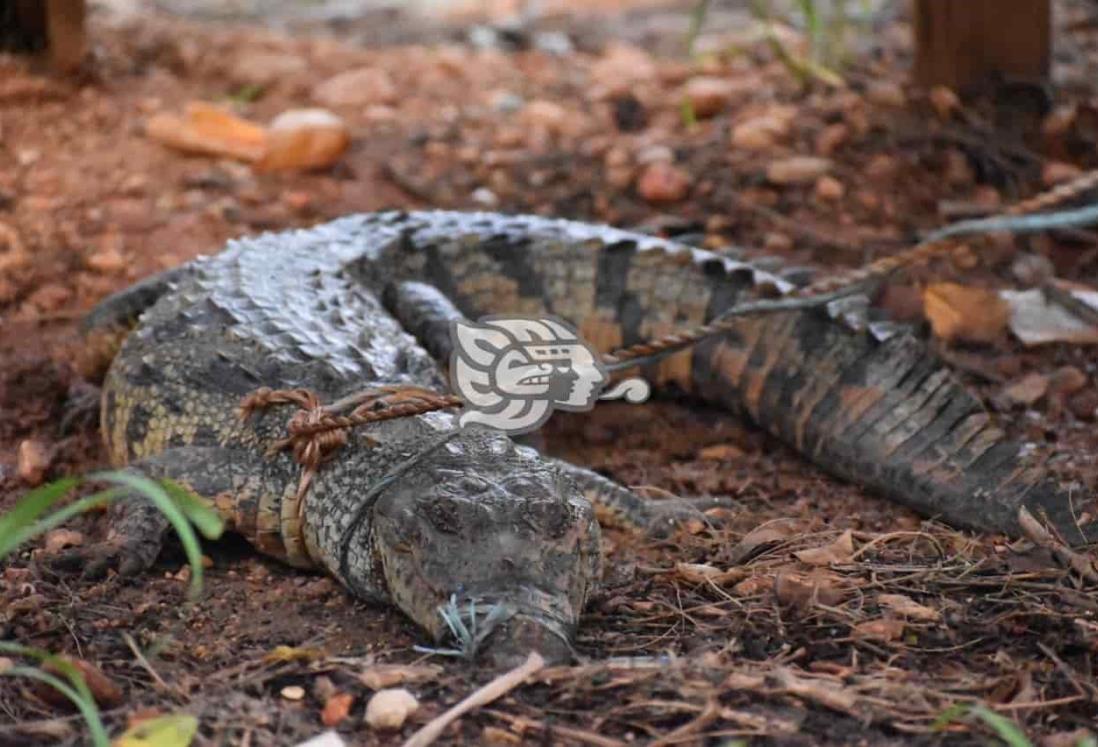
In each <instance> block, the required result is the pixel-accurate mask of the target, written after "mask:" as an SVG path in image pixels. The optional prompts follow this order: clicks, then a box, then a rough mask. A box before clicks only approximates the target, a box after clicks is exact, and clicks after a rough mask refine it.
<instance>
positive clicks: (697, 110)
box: [684, 75, 744, 119]
mask: <svg viewBox="0 0 1098 747" xmlns="http://www.w3.org/2000/svg"><path fill="white" fill-rule="evenodd" d="M742 92H744V88H743V86H742V85H740V84H739V83H737V82H736V80H734V79H733V78H718V77H716V76H713V75H703V76H700V77H697V78H691V79H690V80H689V81H687V83H686V88H685V91H684V93H685V96H686V99H687V100H688V101H689V102H690V106H691V107H692V108H693V110H694V115H695V116H696V117H698V118H699V119H705V118H706V117H712V116H713V115H714V114H719V113H720V112H721V111H723V110H724V109H726V108H727V107H728V105H729V104H730V103H731V102H732V100H733V99H734V98H735V97H736V96H737V94H740V93H742Z"/></svg>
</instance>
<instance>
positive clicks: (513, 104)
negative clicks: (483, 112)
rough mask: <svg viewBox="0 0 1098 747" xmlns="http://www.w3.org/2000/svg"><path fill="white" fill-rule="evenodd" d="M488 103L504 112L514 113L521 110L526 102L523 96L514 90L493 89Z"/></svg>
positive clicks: (498, 110)
mask: <svg viewBox="0 0 1098 747" xmlns="http://www.w3.org/2000/svg"><path fill="white" fill-rule="evenodd" d="M488 105H489V106H490V107H492V108H493V109H495V110H496V111H497V112H500V113H502V114H514V113H515V112H517V111H520V110H521V109H522V107H523V106H525V105H526V102H525V101H524V100H523V98H522V96H519V95H518V94H517V93H513V92H512V91H493V92H492V93H491V94H490V95H489V96H488Z"/></svg>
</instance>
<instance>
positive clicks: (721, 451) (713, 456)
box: [698, 444, 743, 462]
mask: <svg viewBox="0 0 1098 747" xmlns="http://www.w3.org/2000/svg"><path fill="white" fill-rule="evenodd" d="M742 456H743V449H741V448H740V447H738V446H733V445H732V444H715V445H713V446H706V447H705V448H703V449H700V450H698V459H701V460H703V461H706V462H729V461H733V460H736V459H739V458H741V457H742Z"/></svg>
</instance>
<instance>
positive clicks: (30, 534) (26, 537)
mask: <svg viewBox="0 0 1098 747" xmlns="http://www.w3.org/2000/svg"><path fill="white" fill-rule="evenodd" d="M120 492H121V491H120V490H118V489H112V490H104V491H102V492H99V493H96V494H95V495H89V496H85V497H84V498H81V499H80V500H78V501H74V502H73V503H70V504H69V505H67V506H65V507H63V508H59V509H58V510H56V511H54V512H53V513H52V514H50V515H49V516H47V517H46V518H44V519H42V520H41V521H38V522H35V523H34V524H31V525H30V526H23V527H19V528H16V530H15V531H14V532H12V533H10V534H8V535H6V536H2V535H0V558H2V557H4V556H5V555H7V554H8V553H9V552H12V551H14V550H15V549H16V548H18V547H19V546H20V545H22V544H23V543H24V542H28V541H30V540H32V539H34V538H35V537H38V536H40V535H43V534H45V533H46V532H48V531H50V530H51V529H54V528H56V527H58V526H60V525H61V524H64V523H65V522H66V521H68V520H69V519H71V518H72V517H74V516H76V515H77V514H82V513H84V512H85V511H88V510H90V509H93V508H97V507H99V506H105V505H106V504H108V503H110V502H111V501H113V500H114V499H115V498H117V497H118V495H119V494H120Z"/></svg>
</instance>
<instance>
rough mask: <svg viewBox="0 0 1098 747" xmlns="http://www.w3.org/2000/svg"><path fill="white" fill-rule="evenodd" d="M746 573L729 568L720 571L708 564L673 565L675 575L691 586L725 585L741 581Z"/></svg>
mask: <svg viewBox="0 0 1098 747" xmlns="http://www.w3.org/2000/svg"><path fill="white" fill-rule="evenodd" d="M746 573H747V571H745V570H743V569H742V568H729V569H727V570H723V571H722V570H721V569H720V568H718V567H716V566H715V565H709V564H708V563H675V574H676V575H677V576H678V577H679V578H681V579H682V580H683V581H686V582H688V583H691V584H703V583H714V584H718V585H720V584H727V583H730V582H732V581H739V580H741V579H742V578H743V577H744V575H745V574H746Z"/></svg>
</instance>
